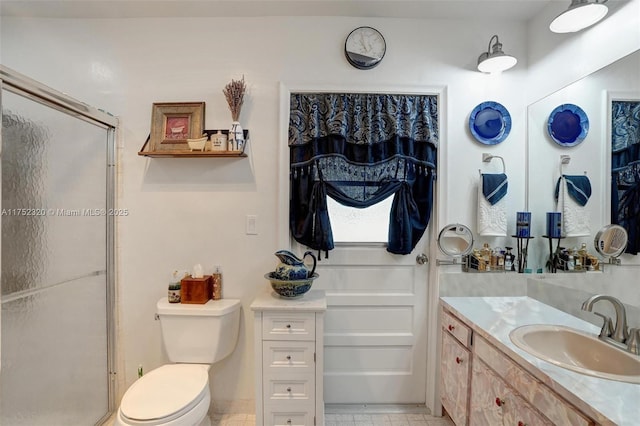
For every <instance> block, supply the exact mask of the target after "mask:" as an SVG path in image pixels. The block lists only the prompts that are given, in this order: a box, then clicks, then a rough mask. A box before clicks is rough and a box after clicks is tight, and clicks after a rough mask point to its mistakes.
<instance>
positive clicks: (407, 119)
mask: <svg viewBox="0 0 640 426" xmlns="http://www.w3.org/2000/svg"><path fill="white" fill-rule="evenodd" d="M438 137H439V132H438V98H437V97H436V96H426V95H381V94H356V93H349V94H344V93H314V94H309V93H304V94H300V93H298V94H292V95H291V99H290V121H289V149H290V163H289V164H290V181H291V195H290V206H289V211H290V218H289V222H290V229H291V233H292V234H293V237H294V238H295V239H296V241H298V242H300V243H301V244H305V245H306V246H308V247H311V248H313V249H316V250H322V251H329V250H331V249H333V247H334V243H333V234H332V232H331V224H330V221H329V214H328V211H327V199H326V197H327V196H329V197H331V198H333V199H335V200H336V201H338V202H339V203H341V204H343V205H346V206H349V207H357V208H365V207H369V206H371V205H373V204H375V203H378V202H380V201H382V200H384V199H385V198H387V197H389V196H391V195H393V196H394V199H393V203H392V207H391V213H390V218H389V241H388V246H387V250H388V251H389V252H391V253H396V254H409V253H411V251H412V250H413V248H414V247H415V245H416V244H417V242H418V240H419V239H420V238H421V237H422V235H423V234H424V231H425V229H426V227H427V225H428V224H429V219H430V216H431V210H432V199H433V184H434V180H435V177H436V159H437V146H438Z"/></svg>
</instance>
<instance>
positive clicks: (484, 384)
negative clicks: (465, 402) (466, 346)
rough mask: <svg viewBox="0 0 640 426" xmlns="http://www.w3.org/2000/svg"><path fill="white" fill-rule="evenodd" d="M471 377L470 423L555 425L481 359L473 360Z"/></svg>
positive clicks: (487, 425) (521, 425) (520, 425)
mask: <svg viewBox="0 0 640 426" xmlns="http://www.w3.org/2000/svg"><path fill="white" fill-rule="evenodd" d="M471 380H472V383H473V385H472V388H471V403H470V412H469V422H470V424H472V425H478V426H482V425H486V426H493V425H514V426H516V425H517V426H526V425H528V426H533V425H543V426H553V423H551V422H550V421H548V420H547V419H545V418H544V417H543V416H541V415H539V414H537V413H536V411H535V409H534V408H533V406H532V405H531V404H529V403H527V402H526V401H525V400H524V399H523V398H521V397H520V396H519V395H518V393H517V392H516V391H515V389H513V388H512V387H511V386H509V385H508V384H506V383H505V382H504V380H502V379H501V378H500V377H499V376H498V375H496V374H495V373H494V372H493V371H492V370H490V369H489V367H487V366H486V364H485V363H483V362H482V361H480V360H479V359H476V360H474V362H473V374H472V379H471Z"/></svg>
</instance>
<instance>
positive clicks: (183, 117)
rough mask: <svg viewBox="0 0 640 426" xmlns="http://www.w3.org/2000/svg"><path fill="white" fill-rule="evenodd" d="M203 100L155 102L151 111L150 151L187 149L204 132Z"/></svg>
mask: <svg viewBox="0 0 640 426" xmlns="http://www.w3.org/2000/svg"><path fill="white" fill-rule="evenodd" d="M204 107H205V103H204V102H156V103H154V104H153V107H152V111H151V134H150V136H149V145H150V147H149V148H150V150H151V151H154V152H156V151H182V150H188V149H189V148H188V144H187V139H188V138H199V137H201V136H202V133H203V132H204Z"/></svg>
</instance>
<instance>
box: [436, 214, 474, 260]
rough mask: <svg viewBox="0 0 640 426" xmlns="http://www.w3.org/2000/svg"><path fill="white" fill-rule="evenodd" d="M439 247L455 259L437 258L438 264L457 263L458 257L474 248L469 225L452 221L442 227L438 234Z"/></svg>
mask: <svg viewBox="0 0 640 426" xmlns="http://www.w3.org/2000/svg"><path fill="white" fill-rule="evenodd" d="M438 248H439V249H440V251H441V252H442V253H444V254H446V255H447V256H451V257H453V261H443V260H437V262H436V263H437V264H438V265H455V264H456V263H457V259H459V258H461V257H462V256H466V255H467V254H469V253H471V251H472V250H473V233H472V232H471V230H470V229H469V227H468V226H466V225H462V224H460V223H452V224H449V225H447V226H445V227H443V228H442V230H441V231H440V234H438Z"/></svg>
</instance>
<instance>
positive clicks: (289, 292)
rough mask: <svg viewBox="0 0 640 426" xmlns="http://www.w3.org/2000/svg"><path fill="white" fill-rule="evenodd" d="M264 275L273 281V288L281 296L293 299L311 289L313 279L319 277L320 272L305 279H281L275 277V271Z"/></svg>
mask: <svg viewBox="0 0 640 426" xmlns="http://www.w3.org/2000/svg"><path fill="white" fill-rule="evenodd" d="M264 277H265V278H266V279H268V280H269V282H271V288H272V289H273V291H275V292H276V293H278V294H279V295H280V297H284V298H287V299H292V298H295V297H300V296H302V295H303V294H305V293H306V292H308V291H309V289H311V284H313V280H315V279H316V278H318V274H317V273H314V274H313V275H312V276H310V277H309V278H305V279H303V280H281V279H279V278H276V277H275V272H269V273H267V274H264Z"/></svg>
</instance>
